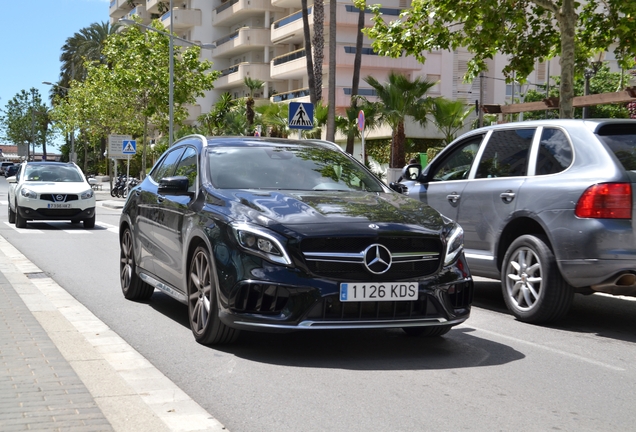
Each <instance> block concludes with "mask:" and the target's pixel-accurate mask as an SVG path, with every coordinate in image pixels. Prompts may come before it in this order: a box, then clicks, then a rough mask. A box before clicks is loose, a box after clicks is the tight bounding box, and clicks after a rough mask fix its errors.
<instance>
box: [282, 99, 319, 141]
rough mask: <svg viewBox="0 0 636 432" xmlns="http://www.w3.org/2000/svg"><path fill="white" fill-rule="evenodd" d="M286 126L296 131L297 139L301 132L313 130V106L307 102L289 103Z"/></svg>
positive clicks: (299, 137)
mask: <svg viewBox="0 0 636 432" xmlns="http://www.w3.org/2000/svg"><path fill="white" fill-rule="evenodd" d="M288 124H289V128H290V129H298V139H301V138H302V135H301V133H302V132H301V131H302V130H311V129H313V128H314V105H313V104H311V103H309V102H290V103H289V116H288Z"/></svg>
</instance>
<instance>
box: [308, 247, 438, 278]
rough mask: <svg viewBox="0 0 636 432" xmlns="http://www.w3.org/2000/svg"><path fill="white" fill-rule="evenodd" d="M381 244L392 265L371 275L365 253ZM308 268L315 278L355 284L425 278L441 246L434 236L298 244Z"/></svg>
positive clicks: (432, 268) (436, 265)
mask: <svg viewBox="0 0 636 432" xmlns="http://www.w3.org/2000/svg"><path fill="white" fill-rule="evenodd" d="M373 244H380V245H382V246H384V247H386V248H387V249H388V251H389V252H390V254H391V261H392V262H391V266H390V268H389V269H388V270H387V271H386V272H384V273H379V272H376V273H373V272H371V271H370V270H369V269H368V268H367V266H366V265H365V256H364V252H365V250H366V249H367V248H368V247H369V246H371V245H373ZM300 248H301V251H302V252H303V254H304V257H305V261H306V263H307V267H308V269H309V270H310V271H311V272H312V273H313V274H314V275H317V276H321V277H326V278H330V279H339V280H342V279H346V280H348V281H351V282H357V281H369V280H373V281H379V282H382V281H400V280H407V279H413V278H418V277H425V276H428V275H431V274H433V273H435V272H436V271H437V269H438V268H439V266H440V261H441V259H442V250H443V249H442V243H441V240H440V239H439V237H435V236H426V237H424V236H401V237H338V238H335V237H325V238H309V239H304V240H302V241H301V243H300Z"/></svg>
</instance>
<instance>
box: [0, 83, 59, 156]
mask: <svg viewBox="0 0 636 432" xmlns="http://www.w3.org/2000/svg"><path fill="white" fill-rule="evenodd" d="M49 124H50V119H49V110H48V107H47V106H46V105H44V104H43V103H42V97H41V96H40V92H39V91H38V90H37V89H36V88H31V89H30V90H29V91H28V92H27V91H26V90H21V91H20V93H18V94H16V95H15V96H14V97H13V98H12V99H11V100H10V101H9V102H7V105H6V106H5V109H4V110H3V111H2V115H0V129H1V130H2V131H3V134H2V138H3V139H5V140H7V141H9V142H12V143H14V144H15V145H17V146H18V147H22V148H23V149H25V150H26V152H25V153H26V155H27V158H29V159H31V158H32V156H33V153H34V152H35V147H36V145H37V146H39V145H43V146H44V152H43V154H44V155H46V141H47V139H49V138H50V137H51V135H52V132H51V131H50V130H49ZM31 147H33V150H31Z"/></svg>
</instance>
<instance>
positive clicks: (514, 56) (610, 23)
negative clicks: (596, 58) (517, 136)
mask: <svg viewBox="0 0 636 432" xmlns="http://www.w3.org/2000/svg"><path fill="white" fill-rule="evenodd" d="M356 4H357V5H362V0H357V1H356ZM372 9H373V12H374V14H375V17H374V27H373V28H372V29H369V30H368V35H369V36H370V37H371V38H373V39H375V41H374V42H373V47H374V49H375V50H376V51H377V52H378V53H379V54H381V55H390V56H392V57H399V56H401V55H403V53H404V52H406V53H407V54H410V55H414V56H415V57H416V58H417V59H418V60H419V61H421V62H424V61H425V60H426V52H429V51H436V50H454V49H456V48H458V47H466V48H467V49H468V51H469V52H471V53H472V54H473V55H474V57H473V58H472V60H471V61H470V62H469V64H468V72H467V73H466V77H465V78H466V79H472V78H475V77H476V76H477V74H478V73H479V72H480V71H485V70H487V65H486V62H487V60H488V59H491V58H493V57H494V56H495V54H497V53H498V52H499V53H502V54H504V55H506V56H507V57H508V59H509V63H508V65H507V66H506V67H504V69H503V73H504V74H505V76H506V77H507V78H508V79H509V80H511V79H512V76H513V74H516V76H517V77H521V78H522V79H519V78H517V80H519V81H523V78H524V77H527V76H528V75H529V74H530V72H532V70H533V69H534V65H535V62H536V61H537V60H542V59H547V58H551V57H554V56H557V55H558V56H560V63H561V80H560V87H561V88H560V94H561V98H560V106H559V108H560V116H561V118H571V117H572V116H573V109H572V98H573V97H574V76H575V71H578V73H582V71H583V69H584V66H585V65H586V63H587V62H588V59H589V58H590V57H591V55H592V54H594V53H596V52H598V51H605V50H608V49H609V48H610V47H611V49H612V50H613V51H614V54H615V55H616V58H617V60H618V62H619V65H620V66H621V67H623V68H628V67H630V66H631V65H632V64H633V59H634V56H635V55H636V44H635V43H633V40H634V34H635V33H636V2H633V1H624V0H587V1H586V2H577V1H576V0H414V1H413V2H412V3H411V7H410V8H409V9H407V10H406V11H404V12H403V13H402V14H401V15H400V18H399V19H398V20H396V21H393V22H390V23H387V22H385V21H384V20H383V18H382V15H381V13H380V6H379V5H375V6H373V7H372Z"/></svg>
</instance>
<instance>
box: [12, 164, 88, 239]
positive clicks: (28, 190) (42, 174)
mask: <svg viewBox="0 0 636 432" xmlns="http://www.w3.org/2000/svg"><path fill="white" fill-rule="evenodd" d="M7 181H8V182H9V202H8V204H9V205H8V206H7V208H8V212H9V215H8V216H9V222H10V223H15V226H16V227H17V228H26V227H27V222H28V221H32V220H70V221H71V223H79V222H84V228H93V227H94V226H95V194H94V193H93V189H91V186H90V185H89V184H88V182H87V181H86V178H85V177H84V174H83V173H82V170H81V169H80V168H79V167H78V166H77V165H75V164H74V163H72V162H70V163H62V162H24V163H22V164H21V166H20V169H19V170H18V173H17V174H16V175H15V176H13V177H9V178H7Z"/></svg>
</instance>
